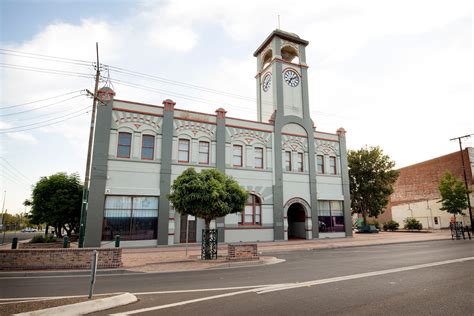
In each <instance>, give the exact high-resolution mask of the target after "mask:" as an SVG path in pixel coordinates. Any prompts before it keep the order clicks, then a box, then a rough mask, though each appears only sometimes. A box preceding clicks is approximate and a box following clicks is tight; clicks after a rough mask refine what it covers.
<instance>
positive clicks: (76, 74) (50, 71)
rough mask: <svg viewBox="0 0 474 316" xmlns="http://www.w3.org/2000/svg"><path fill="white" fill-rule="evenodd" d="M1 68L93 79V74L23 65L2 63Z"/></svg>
mask: <svg viewBox="0 0 474 316" xmlns="http://www.w3.org/2000/svg"><path fill="white" fill-rule="evenodd" d="M0 66H2V67H3V68H8V69H15V70H23V71H32V72H39V73H46V74H53V75H63V76H70V77H79V78H91V77H92V74H86V73H79V72H73V71H65V70H57V69H55V70H53V69H45V68H38V67H30V66H21V65H13V64H5V63H0Z"/></svg>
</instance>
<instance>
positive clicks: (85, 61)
mask: <svg viewBox="0 0 474 316" xmlns="http://www.w3.org/2000/svg"><path fill="white" fill-rule="evenodd" d="M0 50H1V51H5V52H12V53H17V54H24V55H32V56H40V57H47V58H54V59H60V60H69V61H75V62H82V63H90V61H87V60H81V59H73V58H66V57H57V56H51V55H43V54H36V53H27V52H22V51H18V50H13V49H5V48H0Z"/></svg>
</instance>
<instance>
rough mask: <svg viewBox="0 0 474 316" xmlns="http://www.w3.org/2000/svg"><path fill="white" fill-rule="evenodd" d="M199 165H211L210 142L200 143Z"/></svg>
mask: <svg viewBox="0 0 474 316" xmlns="http://www.w3.org/2000/svg"><path fill="white" fill-rule="evenodd" d="M199 163H200V164H204V165H208V164H209V142H199Z"/></svg>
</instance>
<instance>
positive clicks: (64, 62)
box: [0, 49, 93, 67]
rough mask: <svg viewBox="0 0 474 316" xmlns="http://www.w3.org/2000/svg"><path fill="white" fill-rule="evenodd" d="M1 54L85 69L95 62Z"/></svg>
mask: <svg viewBox="0 0 474 316" xmlns="http://www.w3.org/2000/svg"><path fill="white" fill-rule="evenodd" d="M0 50H1V49H0ZM0 54H2V55H6V56H13V57H22V58H30V59H37V60H45V61H51V62H55V63H63V64H70V65H79V66H85V67H90V66H93V62H89V63H82V62H74V61H66V60H56V59H51V58H45V57H36V56H27V55H19V54H16V53H5V52H1V51H0Z"/></svg>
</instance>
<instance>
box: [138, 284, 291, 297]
mask: <svg viewBox="0 0 474 316" xmlns="http://www.w3.org/2000/svg"><path fill="white" fill-rule="evenodd" d="M287 284H289V283H286V284H281V285H287ZM275 285H277V284H262V285H248V286H234V287H217V288H209V289H194V290H174V291H156V292H138V293H132V294H133V295H154V294H176V293H195V292H212V291H230V290H242V289H253V288H260V287H267V286H275Z"/></svg>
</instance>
